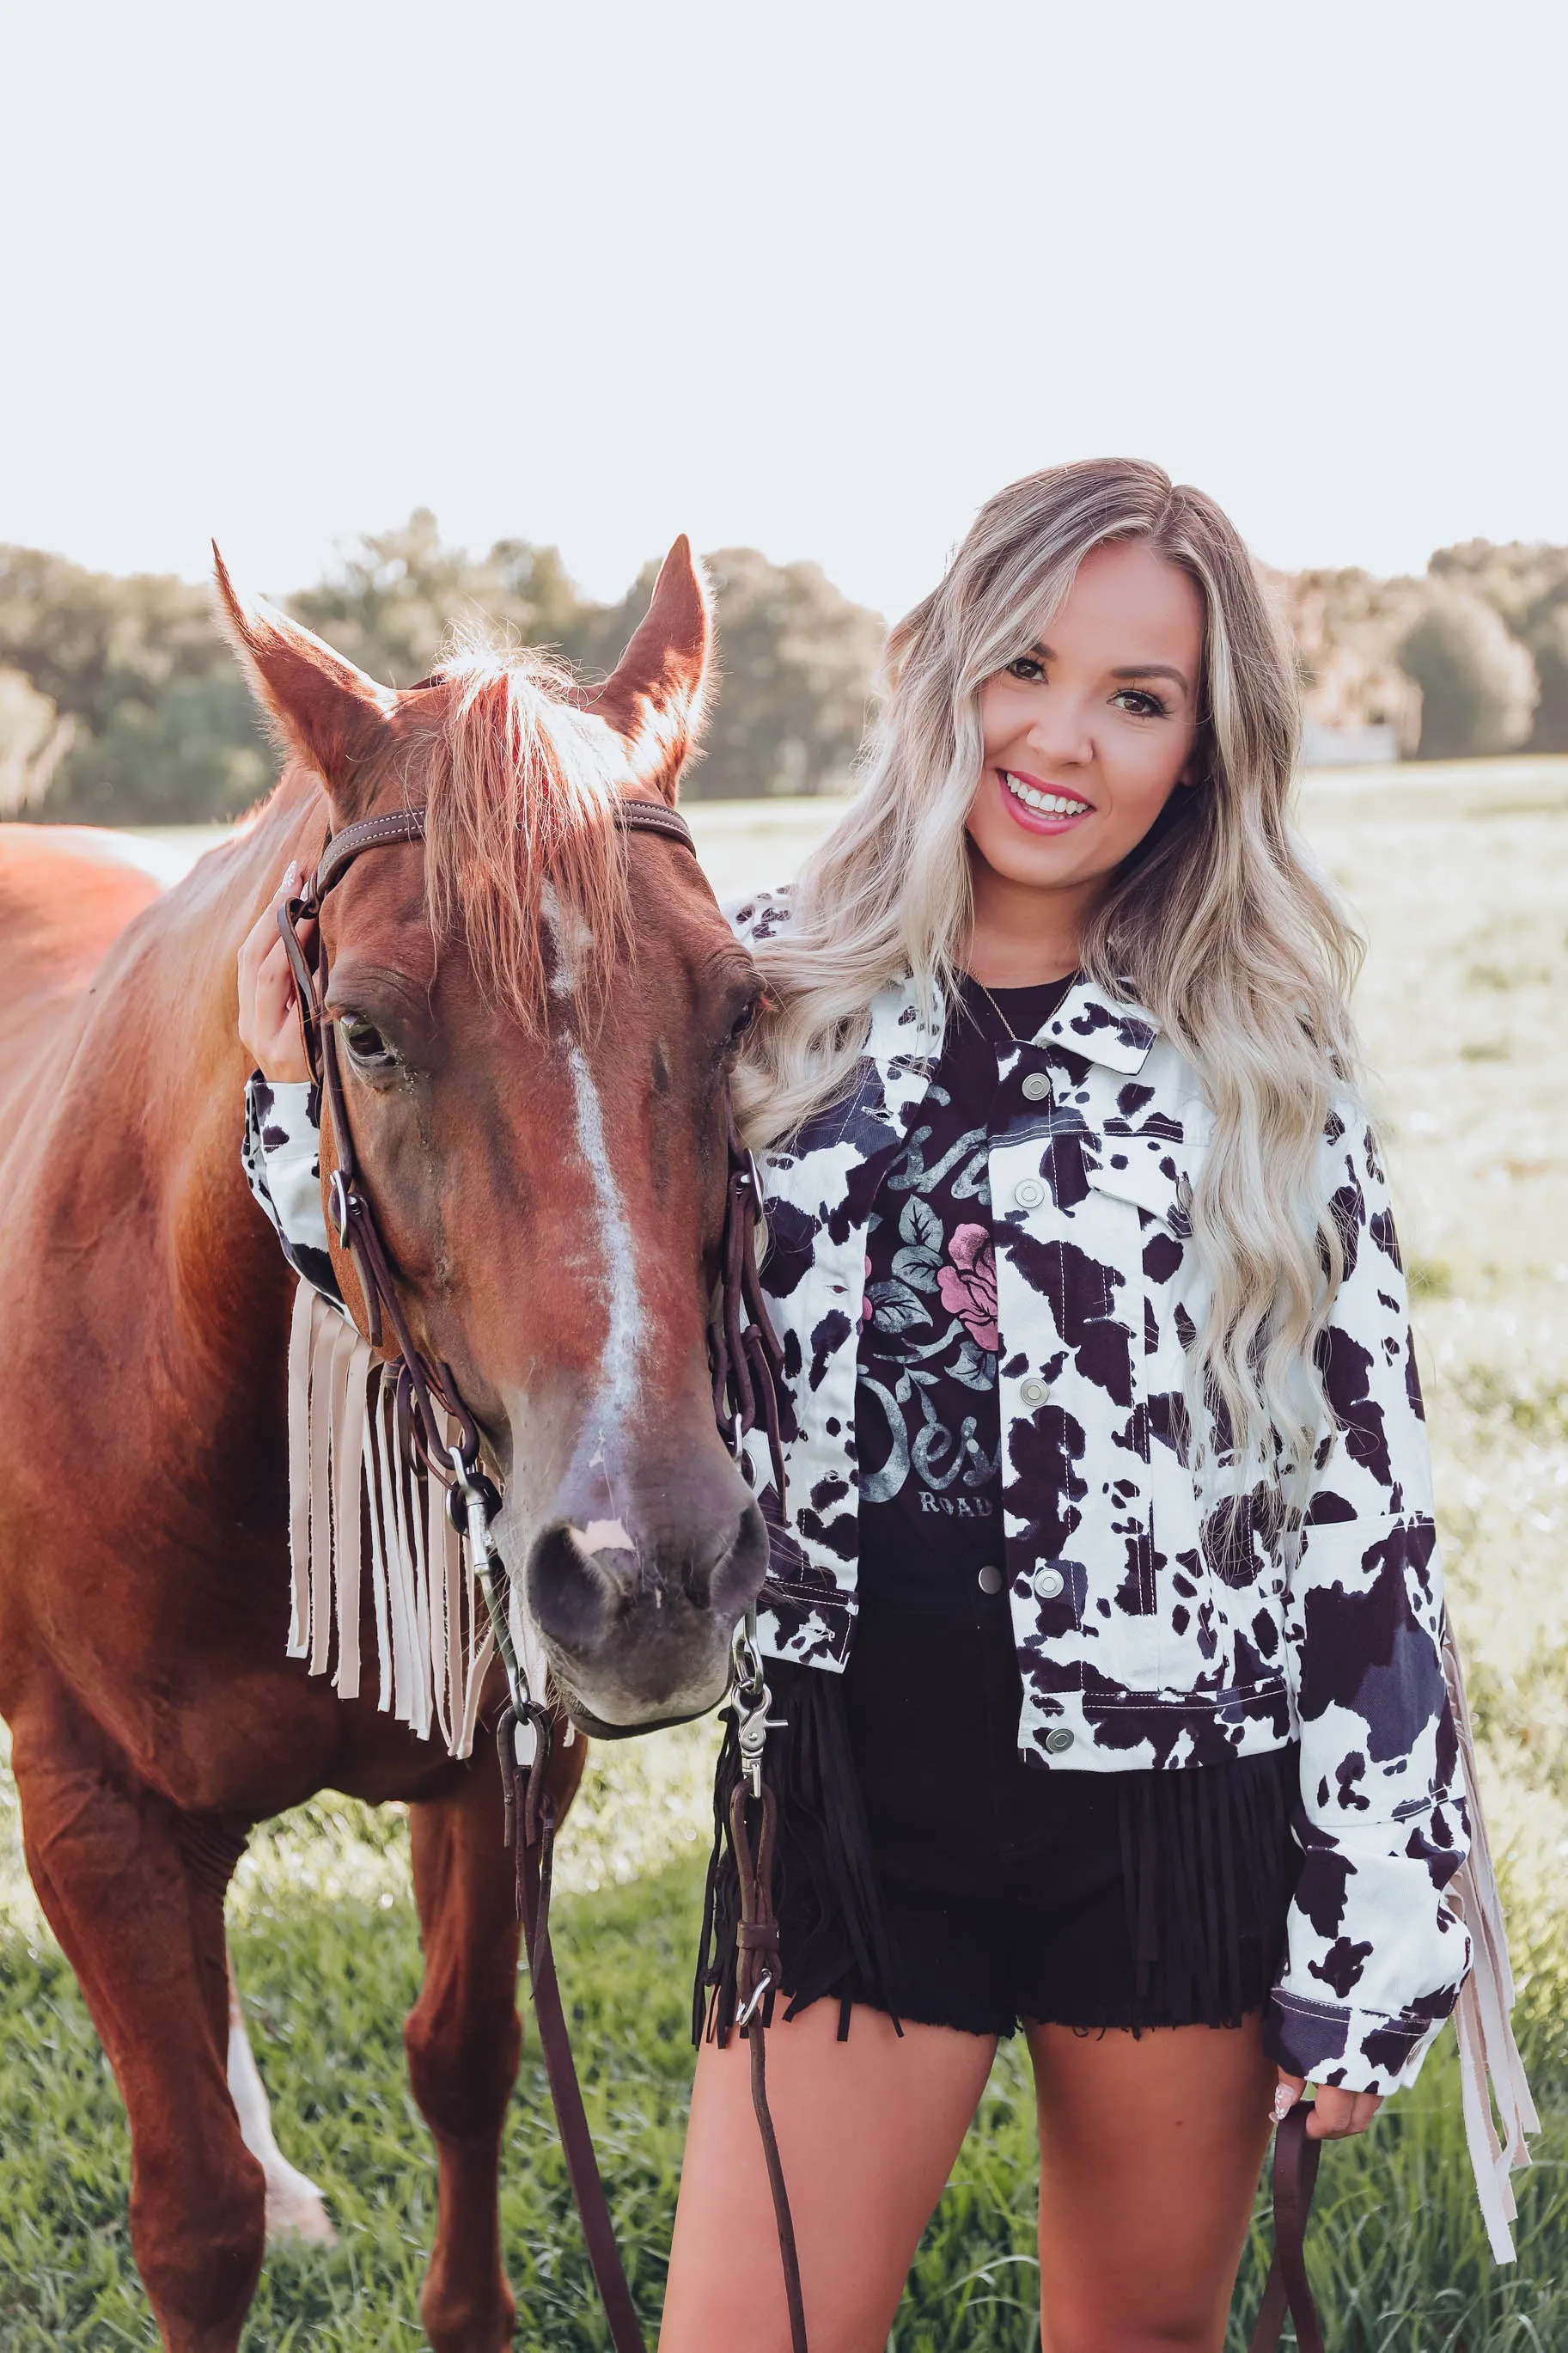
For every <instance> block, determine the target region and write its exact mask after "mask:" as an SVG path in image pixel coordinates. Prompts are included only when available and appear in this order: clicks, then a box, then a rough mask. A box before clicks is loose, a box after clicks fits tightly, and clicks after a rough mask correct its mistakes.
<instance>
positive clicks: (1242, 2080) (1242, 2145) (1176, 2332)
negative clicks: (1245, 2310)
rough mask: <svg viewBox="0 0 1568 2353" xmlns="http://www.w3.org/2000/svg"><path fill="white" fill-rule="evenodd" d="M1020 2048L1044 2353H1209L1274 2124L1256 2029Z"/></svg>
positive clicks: (1071, 2038) (1046, 2042) (1059, 2037)
mask: <svg viewBox="0 0 1568 2353" xmlns="http://www.w3.org/2000/svg"><path fill="white" fill-rule="evenodd" d="M1029 2050H1030V2053H1031V2056H1032V2057H1033V2060H1034V2063H1035V2086H1036V2094H1037V2101H1038V2106H1039V2120H1040V2302H1041V2324H1040V2345H1041V2353H1154V2348H1160V2353H1173V2348H1191V2353H1218V2349H1219V2348H1220V2347H1221V2345H1222V2344H1223V2342H1224V2338H1225V2326H1226V2314H1227V2312H1228V2310H1229V2306H1230V2295H1231V2289H1232V2287H1233V2286H1234V2285H1235V2282H1236V2273H1237V2264H1238V2263H1239V2262H1240V2260H1241V2251H1242V2248H1243V2246H1244V2245H1245V2243H1246V2239H1247V2221H1248V2217H1249V2215H1250V2213H1251V2209H1252V2199H1253V2193H1254V2191H1255V2189H1256V2188H1257V2185H1258V2168H1259V2166H1260V2165H1261V2164H1262V2161H1263V2152H1264V2149H1265V2148H1266V2147H1267V2145H1268V2134H1269V2131H1270V2128H1271V2126H1272V2120H1273V2099H1274V2087H1275V2083H1276V2080H1277V2078H1276V2073H1275V2070H1274V2068H1273V2066H1272V2065H1271V2064H1270V2063H1269V2062H1268V2060H1267V2059H1266V2058H1265V2057H1264V2053H1263V2042H1262V2032H1261V2024H1260V2021H1259V2020H1258V2018H1256V2017H1252V2018H1248V2019H1247V2020H1246V2021H1244V2022H1243V2024H1242V2025H1240V2026H1239V2027H1234V2028H1231V2027H1213V2026H1177V2027H1161V2028H1155V2029H1152V2030H1151V2031H1148V2032H1146V2033H1144V2034H1142V2035H1139V2036H1137V2037H1136V2038H1135V2037H1134V2036H1133V2035H1131V2034H1130V2033H1127V2032H1124V2031H1117V2030H1112V2031H1110V2032H1108V2033H1105V2034H1098V2035H1079V2034H1075V2033H1074V2032H1073V2031H1072V2029H1071V2028H1070V2027H1065V2026H1037V2027H1034V2028H1032V2029H1031V2030H1030V2033H1029Z"/></svg>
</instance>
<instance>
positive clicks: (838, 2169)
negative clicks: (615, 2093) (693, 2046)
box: [658, 2001, 995, 2353]
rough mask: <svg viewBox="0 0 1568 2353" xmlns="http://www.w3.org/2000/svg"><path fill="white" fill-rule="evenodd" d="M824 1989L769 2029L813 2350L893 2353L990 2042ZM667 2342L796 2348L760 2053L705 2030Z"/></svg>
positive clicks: (699, 2351) (674, 2351)
mask: <svg viewBox="0 0 1568 2353" xmlns="http://www.w3.org/2000/svg"><path fill="white" fill-rule="evenodd" d="M837 2031H838V2004H837V2002H836V2001H818V2002H814V2003H813V2004H812V2006H811V2008H810V2009H809V2010H804V2011H803V2012H802V2013H801V2015H800V2016H799V2017H798V2018H797V2019H795V2021H794V2022H793V2023H792V2024H790V2025H787V2026H786V2025H785V2024H784V2022H783V2021H782V2019H780V2020H777V2021H775V2023H774V2024H773V2026H772V2027H770V2028H769V2030H768V2037H767V2055H768V2098H769V2102H770V2105H771V2106H772V2108H773V2122H774V2124H775V2126H776V2127H777V2130H778V2138H779V2150H780V2155H781V2156H782V2158H783V2160H784V2179H785V2181H786V2183H787V2185H788V2189H789V2200H790V2207H791V2211H792V2212H793V2214H794V2217H795V2242H796V2245H797V2247H798V2249H799V2253H800V2268H801V2281H802V2289H803V2293H804V2296H805V2318H806V2327H807V2331H808V2333H809V2336H810V2338H811V2353H882V2349H883V2348H884V2347H885V2345H886V2344H887V2341H888V2332H889V2329H890V2328H891V2327H892V2325H893V2315H894V2312H895V2310H896V2309H897V2306H898V2301H899V2297H900V2294H901V2292H902V2289H903V2284H904V2278H905V2274H907V2272H908V2271H909V2268H910V2263H912V2262H913V2260H914V2254H915V2249H916V2247H917V2246H918V2245H919V2243H920V2235H921V2231H922V2230H923V2229H924V2228H925V2225H926V2221H927V2220H928V2218H929V2216H930V2214H931V2209H932V2208H933V2207H934V2206H935V2204H936V2201H937V2200H938V2199H939V2198H940V2197H941V2195H942V2188H943V2185H944V2184H945V2182H946V2180H947V2177H948V2174H949V2173H950V2172H951V2170H952V2162H953V2159H954V2158H955V2157H956V2156H957V2154H958V2151H959V2147H960V2146H961V2144H962V2142H963V2136H964V2134H965V2132H966V2131H967V2130H968V2128H969V2123H970V2119H971V2117H972V2116H973V2114H974V2111H975V2108H976V2106H977V2105H978V2104H979V2100H980V2095H981V2093H982V2092H983V2091H984V2088H985V2079H986V2076H987V2075H988V2074H989V2073H990V2069H991V2061H992V2056H993V2054H994V2050H995V2044H994V2042H992V2041H991V2040H990V2038H989V2037H987V2036H984V2035H979V2034H960V2033H958V2032H956V2031H953V2030H952V2029H951V2028H948V2027H942V2026H906V2027H905V2029H904V2031H903V2036H902V2039H901V2040H900V2037H899V2036H898V2035H897V2034H896V2033H895V2032H894V2031H893V2024H892V2021H891V2020H890V2019H889V2018H886V2017H884V2016H883V2015H882V2013H881V2012H880V2011H879V2010H868V2009H864V2008H859V2007H858V2008H857V2009H856V2010H855V2013H854V2018H853V2021H852V2024H851V2030H850V2033H849V2038H848V2041H847V2042H839V2041H838V2040H837ZM658 2341H659V2353H789V2323H788V2316H787V2314H786V2312H785V2308H784V2274H783V2273H782V2271H781V2269H780V2266H779V2251H778V2233H777V2232H776V2230H775V2228H774V2223H773V2199H772V2196H771V2194H770V2192H769V2189H768V2179H767V2173H766V2170H765V2168H764V2167H763V2150H762V2142H761V2139H760V2137H759V2135H758V2131H757V2120H756V2116H755V2115H754V2113H753V2111H752V2078H751V2053H750V2052H749V2050H748V2049H747V2046H746V2044H745V2042H744V2041H743V2040H742V2039H741V2038H740V2037H736V2038H735V2039H734V2040H733V2041H732V2042H731V2044H730V2047H729V2048H728V2050H726V2051H721V2050H720V2049H719V2048H718V2047H717V2045H716V2044H714V2043H710V2042H708V2043H704V2044H703V2046H702V2049H701V2051H700V2053H699V2055H698V2061H697V2080H696V2084H695V2085H694V2087H693V2090H692V2095H691V2124H690V2127H689V2131H688V2134H687V2138H686V2155H685V2158H684V2159H683V2161H682V2165H681V2173H680V2201H679V2207H678V2208H677V2211H676V2218H675V2243H674V2247H673V2249H672V2251H671V2254H670V2264H669V2286H668V2292H667V2294H666V2296H665V2305H664V2326H663V2328H662V2330H661V2331H660V2334H659V2340H658Z"/></svg>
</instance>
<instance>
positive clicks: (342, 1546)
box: [289, 1282, 544, 1757]
mask: <svg viewBox="0 0 1568 2353" xmlns="http://www.w3.org/2000/svg"><path fill="white" fill-rule="evenodd" d="M452 1434H453V1438H454V1440H455V1439H456V1436H457V1431H456V1426H455V1425H454V1427H453V1433H452ZM367 1533H368V1536H369V1560H368V1564H367V1562H366V1560H365V1549H366V1547H365V1536H366V1534H367ZM289 1562H290V1570H291V1609H290V1615H289V1657H290V1658H291V1659H304V1660H307V1661H308V1662H309V1664H310V1672H311V1673H312V1674H314V1675H324V1674H327V1673H329V1672H331V1675H332V1685H333V1689H334V1690H335V1691H336V1692H337V1694H338V1696H339V1698H340V1699H356V1698H357V1697H358V1696H359V1692H360V1684H361V1678H362V1664H363V1662H362V1659H361V1628H362V1624H363V1620H364V1617H365V1614H366V1612H365V1606H364V1603H365V1597H364V1580H365V1572H366V1568H367V1566H368V1571H369V1580H370V1597H369V1598H370V1609H371V1614H372V1615H373V1616H374V1626H375V1644H376V1666H377V1670H378V1684H377V1704H378V1706H379V1707H380V1708H381V1709H382V1710H383V1711H384V1712H388V1711H389V1712H390V1713H391V1714H392V1715H395V1717H396V1719H397V1721H398V1722H399V1723H400V1724H405V1725H407V1726H408V1728H409V1730H410V1731H411V1732H413V1733H415V1734H416V1735H417V1736H418V1737H419V1738H420V1739H421V1740H428V1739H431V1738H433V1737H438V1738H439V1739H440V1740H441V1741H442V1742H443V1743H444V1744H445V1746H446V1747H447V1750H448V1752H449V1753H450V1754H451V1755H452V1756H453V1757H467V1756H468V1755H469V1754H470V1752H471V1751H472V1748H473V1745H474V1726H475V1722H476V1719H477V1717H478V1714H479V1694H480V1692H481V1690H482V1688H483V1685H484V1680H485V1673H486V1670H487V1669H488V1667H489V1663H490V1660H491V1658H492V1656H493V1655H494V1651H495V1637H494V1635H493V1634H492V1633H491V1631H490V1630H489V1625H488V1623H487V1618H486V1611H485V1606H484V1600H483V1597H482V1595H480V1593H479V1589H478V1587H477V1584H476V1581H475V1577H474V1572H473V1567H472V1564H471V1562H470V1560H469V1559H468V1547H467V1546H465V1545H464V1544H463V1542H462V1539H461V1538H460V1536H459V1535H458V1531H457V1529H456V1528H455V1527H454V1526H453V1525H452V1519H451V1514H450V1513H449V1512H448V1510H447V1493H446V1490H445V1488H444V1487H442V1486H441V1485H440V1483H439V1482H437V1481H436V1480H433V1479H431V1478H430V1477H429V1476H428V1474H427V1473H426V1472H422V1471H420V1470H419V1469H417V1468H416V1464H415V1461H414V1457H413V1450H412V1449H410V1448H409V1447H408V1446H407V1444H406V1443H405V1441H404V1439H403V1436H402V1434H401V1433H400V1432H399V1430H398V1428H397V1418H396V1403H395V1367H389V1366H384V1365H383V1363H382V1361H381V1359H380V1358H379V1357H378V1356H376V1355H375V1353H374V1350H373V1349H371V1348H370V1347H369V1346H368V1345H366V1343H365V1341H364V1340H363V1338H362V1337H361V1335H360V1334H359V1332H358V1331H357V1330H356V1329H355V1327H354V1326H353V1324H351V1323H350V1322H349V1321H348V1320H347V1318H346V1317H345V1316H344V1315H343V1314H341V1313H340V1312H339V1310H338V1309H337V1308H336V1307H334V1306H332V1305H331V1303H330V1302H328V1301H327V1300H326V1299H324V1298H323V1297H322V1296H321V1293H320V1292H318V1291H314V1290H312V1289H311V1287H310V1284H309V1283H307V1282H301V1283H300V1285H299V1287H298V1290H297V1291H296V1293H295V1298H294V1320H293V1328H292V1331H291V1333H290V1335H289ZM509 1616H510V1624H511V1633H512V1640H513V1641H514V1642H515V1643H516V1644H517V1646H518V1650H519V1653H520V1655H521V1656H522V1657H523V1659H524V1662H525V1664H526V1665H527V1667H528V1670H529V1672H530V1675H531V1677H536V1680H535V1682H534V1686H533V1687H534V1688H535V1689H536V1690H541V1691H542V1689H543V1688H544V1662H543V1659H542V1655H539V1654H538V1641H537V1638H536V1637H535V1636H534V1635H533V1633H532V1630H531V1627H530V1626H529V1625H528V1623H527V1621H526V1620H525V1619H524V1617H523V1615H522V1613H521V1610H520V1609H518V1608H517V1607H516V1605H515V1602H514V1604H513V1606H512V1608H511V1609H510V1612H509ZM334 1662H335V1667H334Z"/></svg>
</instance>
